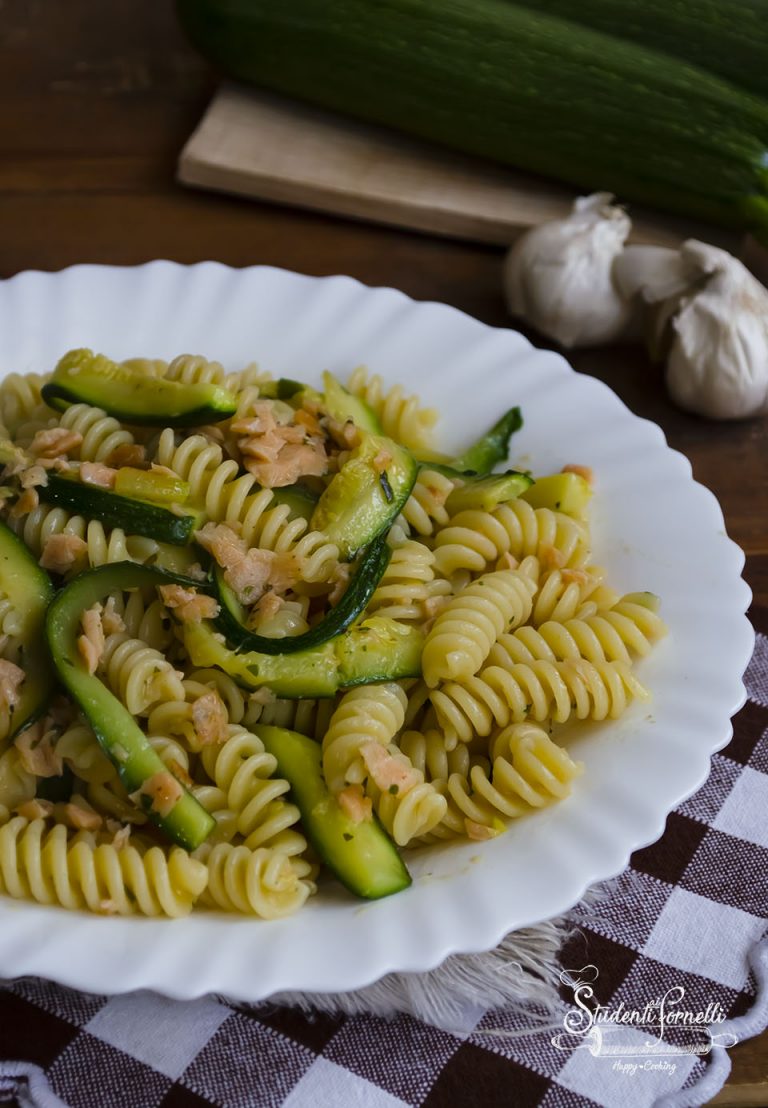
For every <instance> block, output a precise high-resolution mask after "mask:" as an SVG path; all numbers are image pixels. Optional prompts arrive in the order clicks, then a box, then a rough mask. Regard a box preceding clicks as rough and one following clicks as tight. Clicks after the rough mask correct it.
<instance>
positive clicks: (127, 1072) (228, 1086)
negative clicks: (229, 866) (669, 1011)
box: [0, 612, 768, 1108]
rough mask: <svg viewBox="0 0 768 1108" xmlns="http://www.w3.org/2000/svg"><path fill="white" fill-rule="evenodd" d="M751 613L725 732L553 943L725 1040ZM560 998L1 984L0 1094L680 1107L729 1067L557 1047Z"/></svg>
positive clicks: (738, 942)
mask: <svg viewBox="0 0 768 1108" xmlns="http://www.w3.org/2000/svg"><path fill="white" fill-rule="evenodd" d="M754 617H755V623H756V626H757V629H758V632H760V631H762V632H763V633H762V634H758V641H757V649H756V651H755V655H754V657H753V659H752V662H751V664H750V667H749V670H748V671H747V678H746V680H747V685H748V691H749V702H748V703H747V705H746V707H745V708H744V709H743V711H742V712H741V713H740V714H739V716H738V717H737V719H736V721H735V736H734V739H733V741H732V742H731V743H730V745H729V746H728V747H727V748H726V749H725V750H724V751H723V752H722V753H720V754H716V755H715V756H714V758H713V760H712V772H711V774H710V777H709V780H708V781H707V783H706V784H705V785H704V787H703V788H701V789H700V790H699V792H698V793H696V795H695V796H693V797H691V799H690V800H687V801H686V802H685V803H684V804H682V805H681V806H680V807H679V808H678V809H677V810H676V811H675V812H673V813H672V815H671V816H670V817H669V820H668V821H667V827H666V831H665V833H664V835H663V836H662V838H661V839H660V840H659V841H658V842H657V843H655V844H654V845H653V846H649V847H646V848H645V849H644V850H639V851H637V852H636V853H635V854H634V855H633V856H632V859H631V864H630V866H629V867H628V868H627V870H626V871H625V872H624V874H623V875H622V876H621V878H620V879H619V880H618V881H617V882H616V883H615V884H614V885H613V886H612V888H611V892H610V895H609V896H608V897H607V898H604V899H602V900H601V901H600V902H599V904H598V906H597V908H595V907H585V906H584V905H577V907H576V908H575V909H574V917H575V918H576V919H577V920H578V921H579V923H580V930H579V931H578V932H577V934H576V936H575V937H573V938H571V939H570V940H569V941H568V943H567V946H566V948H565V949H564V950H563V953H562V964H563V965H564V966H565V967H569V968H571V969H573V970H583V968H584V967H586V966H588V965H592V966H594V967H596V970H597V978H596V980H595V981H594V989H595V993H596V996H597V998H598V999H599V1001H600V1003H602V1004H605V1005H606V1006H607V1007H608V1008H610V1009H611V1010H612V1011H614V1012H615V1011H620V1010H621V1007H620V1006H621V1002H622V1001H623V1002H624V1005H625V1006H626V1007H627V1008H632V1009H638V1008H642V1007H643V1006H644V1005H646V1004H647V1003H648V1002H649V1001H652V1000H653V999H655V998H658V997H660V996H663V995H664V994H665V993H667V992H668V990H670V989H675V988H677V987H679V986H683V987H684V989H685V1001H684V1007H685V1008H686V1009H688V1010H690V1011H692V1012H694V1013H696V1012H706V1010H707V1007H708V1006H709V1008H710V1013H720V1014H721V1016H727V1017H728V1019H727V1022H725V1023H722V1024H720V1025H719V1026H718V1028H717V1030H718V1032H719V1035H720V1042H723V1041H725V1042H729V1041H730V1042H732V1041H733V1037H731V1038H730V1039H729V1038H728V1034H730V1035H731V1036H735V1037H736V1038H738V1039H743V1038H747V1037H749V1036H750V1035H754V1034H757V1033H758V1032H759V1031H760V1030H762V1028H763V1027H764V1026H765V1025H766V1024H768V939H766V938H765V937H764V936H765V931H766V922H767V920H768V892H766V884H765V875H766V873H768V817H767V816H766V813H768V637H766V634H768V612H757V613H754ZM661 772H663V769H662V770H661ZM761 938H762V939H763V941H762V942H759V940H761ZM750 961H751V966H752V970H750ZM573 1006H574V995H573V991H572V989H569V988H568V987H567V986H566V985H564V986H563V1013H562V1014H560V1015H559V1016H558V1027H557V1028H552V1027H550V1028H549V1029H547V1030H541V1029H538V1030H536V1029H533V1028H532V1021H531V1019H530V1018H529V1017H527V1016H523V1015H520V1014H519V1013H518V1014H512V1013H511V1012H507V1011H503V1010H502V1011H494V1012H483V1011H475V1012H474V1013H468V1014H467V1023H466V1026H465V1027H464V1028H463V1029H461V1030H454V1031H446V1030H441V1029H439V1028H436V1027H432V1026H430V1025H428V1024H425V1023H421V1022H418V1021H417V1020H415V1019H412V1018H411V1017H409V1016H400V1017H399V1018H396V1019H393V1020H389V1021H386V1020H382V1019H378V1018H375V1017H370V1016H358V1017H354V1018H349V1017H344V1016H328V1015H319V1016H317V1017H315V1018H308V1017H306V1016H304V1015H302V1014H300V1013H299V1012H297V1011H296V1010H295V1009H291V1008H286V1007H280V1006H277V1005H275V1004H269V1003H267V1004H262V1005H261V1006H259V1007H258V1008H255V1009H253V1010H246V1009H244V1008H239V1007H237V1006H234V1005H231V1004H226V1003H223V1002H221V1001H219V1000H216V999H214V998H211V997H207V998H204V999H202V1000H198V1001H190V1002H178V1001H173V1000H167V999H165V998H163V997H160V996H157V995H155V994H153V993H137V994H131V995H128V996H118V997H113V998H107V997H103V996H90V995H85V994H82V993H78V992H75V991H73V990H72V989H66V988H62V987H60V986H58V985H53V984H49V983H47V982H44V981H40V980H35V979H23V980H19V981H16V982H13V983H8V984H7V987H6V988H4V989H2V990H0V1101H12V1100H13V1099H14V1097H16V1098H18V1100H19V1103H22V1104H34V1105H36V1106H39V1108H50V1106H52V1105H56V1104H59V1103H61V1102H64V1103H65V1104H67V1105H71V1106H72V1108H161V1106H162V1108H175V1106H182V1105H183V1106H185V1108H194V1106H196V1105H199V1106H200V1108H204V1106H208V1105H212V1104H213V1105H220V1106H223V1108H246V1106H248V1108H252V1106H262V1105H264V1106H266V1105H284V1106H285V1108H289V1106H290V1108H350V1106H356V1105H359V1106H361V1108H403V1106H405V1105H413V1106H415V1105H423V1106H425V1108H432V1106H443V1105H447V1104H456V1105H461V1106H465V1108H466V1106H473V1105H477V1106H478V1108H480V1106H482V1108H494V1106H496V1105H499V1106H502V1105H503V1106H505V1108H509V1106H510V1105H512V1104H514V1105H515V1106H516V1108H528V1106H530V1105H542V1106H546V1108H567V1106H571V1105H573V1106H576V1105H579V1106H585V1108H589V1106H592V1105H601V1106H606V1108H614V1106H616V1105H627V1106H628V1108H643V1106H646V1105H653V1104H663V1105H665V1106H667V1108H671V1106H673V1105H674V1106H675V1108H683V1106H685V1105H700V1104H702V1103H703V1102H704V1101H705V1100H707V1099H709V1097H711V1096H713V1095H714V1094H715V1093H716V1092H717V1091H718V1089H719V1088H720V1087H721V1085H722V1084H723V1082H724V1080H725V1078H726V1076H727V1073H728V1069H729V1061H728V1056H727V1052H726V1051H725V1050H724V1049H723V1047H722V1046H716V1047H715V1049H714V1050H713V1051H712V1053H711V1054H710V1056H709V1057H707V1058H706V1059H702V1058H700V1057H698V1056H697V1055H695V1054H691V1053H682V1054H680V1055H677V1056H675V1057H672V1058H669V1057H665V1058H654V1057H653V1056H647V1055H645V1056H644V1055H643V1054H642V1053H639V1054H637V1055H633V1053H632V1049H633V1047H638V1046H639V1047H642V1044H643V1043H644V1042H646V1041H647V1040H648V1036H647V1035H646V1034H645V1033H644V1032H643V1031H641V1030H639V1029H637V1028H634V1027H631V1026H628V1027H622V1028H621V1029H620V1036H621V1044H620V1053H619V1055H618V1057H615V1056H612V1055H610V1054H606V1053H604V1052H602V1051H601V1052H598V1054H597V1056H593V1053H591V1052H590V1050H587V1049H581V1047H583V1046H584V1045H585V1042H586V1040H585V1039H583V1038H582V1039H579V1038H578V1037H575V1036H574V1037H573V1039H572V1041H570V1040H569V1042H570V1045H566V1047H565V1048H562V1044H561V1047H557V1046H556V1045H555V1044H554V1043H553V1041H552V1040H553V1037H556V1036H557V1034H558V1028H559V1033H560V1035H561V1037H562V1035H564V1034H565V1031H564V1026H563V1019H562V1016H563V1014H564V1013H565V1012H566V1011H567V1010H568V1009H569V1008H570V1009H573ZM681 1006H683V1005H681ZM714 1006H718V1007H714ZM750 1009H751V1011H749V1010H750ZM745 1013H747V1014H745ZM710 1018H716V1017H715V1016H714V1015H712V1016H711V1017H710ZM683 1030H684V1029H683ZM679 1034H680V1035H683V1031H681V1032H680V1033H679ZM687 1034H688V1035H689V1036H690V1031H689V1032H687ZM683 1038H684V1036H683ZM679 1041H681V1042H682V1041H683V1039H680V1040H679ZM606 1042H607V1043H608V1044H609V1046H610V1043H611V1038H610V1036H608V1038H607V1040H606ZM633 1065H635V1067H636V1068H635V1069H633V1068H632V1067H633ZM694 1086H695V1088H694Z"/></svg>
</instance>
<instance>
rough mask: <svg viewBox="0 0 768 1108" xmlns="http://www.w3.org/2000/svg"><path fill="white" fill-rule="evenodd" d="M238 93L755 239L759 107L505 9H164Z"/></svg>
mask: <svg viewBox="0 0 768 1108" xmlns="http://www.w3.org/2000/svg"><path fill="white" fill-rule="evenodd" d="M177 4H178V10H179V14H180V18H181V21H182V23H183V25H184V27H185V28H186V30H187V33H188V34H189V36H190V38H191V39H192V41H193V42H194V43H195V44H196V45H197V46H198V47H199V48H200V49H201V50H202V51H203V53H205V54H206V55H207V56H208V57H209V58H210V59H211V60H212V61H213V62H215V63H216V64H217V65H218V66H220V67H221V68H222V69H223V70H224V71H225V72H226V73H228V74H229V75H231V76H233V77H236V78H238V79H241V80H244V81H251V82H253V83H255V84H260V85H264V86H266V87H268V88H271V89H276V90H277V91H279V92H284V93H287V94H289V95H292V96H297V97H299V98H301V99H304V100H309V101H312V102H314V103H317V104H321V105H324V106H325V107H328V108H333V109H336V110H338V111H342V112H347V113H349V114H351V115H355V116H358V117H361V118H363V119H368V120H373V121H375V122H378V123H383V124H387V125H389V126H392V127H396V128H399V129H400V130H403V131H408V132H410V133H412V134H416V135H420V136H423V137H424V138H427V139H432V140H433V141H435V142H438V143H443V144H445V145H446V146H451V147H455V148H458V149H461V150H465V151H468V152H469V153H473V154H480V155H483V156H486V157H489V158H493V159H495V160H497V161H500V162H504V163H507V164H509V165H515V166H519V167H521V168H524V169H529V170H533V171H535V172H537V173H542V174H546V175H548V176H550V177H556V178H559V179H561V180H564V181H568V182H570V183H572V184H574V185H578V186H580V187H583V188H586V189H608V190H611V191H613V192H615V193H617V194H618V195H619V196H620V197H621V198H622V199H626V200H636V201H640V202H643V203H648V204H651V205H654V206H656V207H659V208H662V209H666V210H668V211H675V212H682V213H685V214H686V215H690V216H698V217H700V218H703V219H709V220H712V221H714V222H717V223H721V224H725V225H731V226H737V227H738V226H741V227H746V226H749V227H751V228H752V229H754V230H755V231H756V232H757V233H758V234H760V235H761V237H763V238H764V239H768V169H767V168H766V167H767V166H768V105H766V104H763V103H762V102H761V101H758V100H756V99H755V98H753V97H751V96H748V95H747V94H745V93H743V92H741V91H740V90H738V89H736V88H734V87H733V86H731V85H730V84H728V83H726V82H725V81H722V80H721V79H719V78H718V77H714V76H712V75H710V74H709V73H706V72H705V71H704V70H701V69H698V68H697V67H695V66H692V65H689V64H687V63H686V62H682V61H676V60H675V61H672V60H670V58H669V57H668V56H667V55H664V54H661V53H658V52H655V51H653V50H650V49H647V48H645V47H641V46H638V45H636V44H635V43H632V42H626V41H623V40H621V39H618V38H614V37H612V36H609V35H605V34H602V33H600V32H598V31H594V30H591V29H590V28H586V27H581V26H578V25H577V24H574V23H569V22H567V21H566V20H563V19H559V18H557V17H555V16H546V15H541V14H539V13H538V12H534V11H529V10H527V9H525V8H519V7H516V6H515V5H514V4H512V3H509V2H508V0H283V2H282V3H280V4H274V3H272V2H271V0H177Z"/></svg>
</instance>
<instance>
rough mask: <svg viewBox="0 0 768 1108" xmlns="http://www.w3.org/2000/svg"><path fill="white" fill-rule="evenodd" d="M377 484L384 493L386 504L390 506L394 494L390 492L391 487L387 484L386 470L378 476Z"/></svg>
mask: <svg viewBox="0 0 768 1108" xmlns="http://www.w3.org/2000/svg"><path fill="white" fill-rule="evenodd" d="M379 484H380V485H381V491H382V492H383V493H384V497H385V499H386V501H387V504H391V503H392V501H393V500H394V499H395V494H394V493H393V492H392V486H391V485H390V483H389V478H388V477H387V471H386V470H384V472H383V473H382V474H381V475H380V476H379Z"/></svg>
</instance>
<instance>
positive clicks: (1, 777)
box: [0, 746, 37, 823]
mask: <svg viewBox="0 0 768 1108" xmlns="http://www.w3.org/2000/svg"><path fill="white" fill-rule="evenodd" d="M36 788H37V778H36V777H35V775H34V774H33V773H29V772H28V771H27V770H25V769H24V766H23V765H22V764H21V759H20V757H19V752H18V750H17V749H16V747H14V746H11V747H9V748H8V749H7V750H4V751H3V752H2V754H0V823H5V822H6V820H8V819H9V817H10V813H11V811H12V810H13V809H14V808H17V807H18V806H19V804H23V803H24V802H25V801H26V800H31V799H32V797H33V796H34V795H35V790H36Z"/></svg>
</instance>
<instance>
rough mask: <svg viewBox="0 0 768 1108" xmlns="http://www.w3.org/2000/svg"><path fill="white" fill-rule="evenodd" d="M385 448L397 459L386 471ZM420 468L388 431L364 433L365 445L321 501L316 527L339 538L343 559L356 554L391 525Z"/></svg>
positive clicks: (314, 517)
mask: <svg viewBox="0 0 768 1108" xmlns="http://www.w3.org/2000/svg"><path fill="white" fill-rule="evenodd" d="M382 451H384V452H386V453H387V454H388V455H389V456H390V458H391V461H390V462H389V464H388V465H387V467H386V469H385V470H384V471H383V472H382V471H380V470H379V469H377V467H376V464H375V459H376V457H377V456H378V455H379V453H380V452H382ZM418 472H419V463H418V462H417V461H416V459H415V458H414V457H413V455H412V454H411V453H410V452H409V451H407V450H406V449H405V447H403V446H400V444H399V443H396V442H394V441H393V440H392V439H388V438H385V436H384V435H374V434H369V433H367V432H363V435H362V439H361V442H360V445H359V446H357V447H355V449H354V450H353V451H352V453H351V454H350V456H349V459H348V460H347V461H346V462H345V463H344V465H343V466H342V467H341V469H340V470H339V472H338V473H337V474H336V475H335V476H334V477H333V478H331V482H330V484H329V485H328V486H327V487H326V489H325V491H324V492H323V494H322V495H321V497H320V499H319V500H318V502H317V506H316V508H315V510H314V512H313V513H312V520H311V523H310V527H311V528H312V530H313V531H322V532H323V534H324V535H325V536H326V538H328V539H329V540H330V542H333V543H336V545H337V546H338V548H339V553H340V555H341V557H342V558H346V559H347V560H349V559H350V558H353V557H354V556H355V554H356V553H357V551H358V550H362V549H363V548H364V547H366V546H368V545H369V543H372V542H373V541H374V539H376V538H378V536H379V535H381V534H382V533H383V532H384V531H387V530H389V527H390V526H391V524H392V523H393V521H394V520H395V519H396V517H397V516H398V515H399V514H400V511H401V509H402V508H403V505H404V504H405V502H406V500H407V499H408V497H409V496H410V495H411V489H412V488H413V486H414V484H415V483H416V477H417V476H418Z"/></svg>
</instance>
